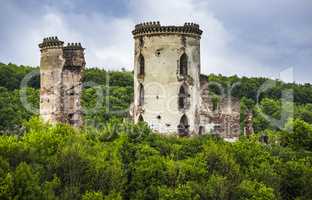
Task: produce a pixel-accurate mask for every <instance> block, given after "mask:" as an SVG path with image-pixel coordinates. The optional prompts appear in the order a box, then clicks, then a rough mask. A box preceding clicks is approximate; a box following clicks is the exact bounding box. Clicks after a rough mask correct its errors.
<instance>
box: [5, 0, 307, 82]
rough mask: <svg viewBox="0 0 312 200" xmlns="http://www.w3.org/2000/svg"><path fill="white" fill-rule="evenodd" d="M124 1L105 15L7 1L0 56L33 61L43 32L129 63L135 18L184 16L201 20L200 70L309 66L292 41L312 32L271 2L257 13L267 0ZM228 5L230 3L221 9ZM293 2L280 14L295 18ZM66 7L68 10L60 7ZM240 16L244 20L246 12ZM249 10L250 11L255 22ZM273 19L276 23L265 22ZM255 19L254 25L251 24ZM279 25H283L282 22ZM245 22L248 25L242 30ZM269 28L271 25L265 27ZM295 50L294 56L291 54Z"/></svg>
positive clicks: (179, 19) (272, 70) (99, 57)
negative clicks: (122, 7) (253, 0)
mask: <svg viewBox="0 0 312 200" xmlns="http://www.w3.org/2000/svg"><path fill="white" fill-rule="evenodd" d="M288 2H290V0H288ZM104 3H105V2H104ZM128 4H129V5H128V6H129V13H127V14H123V15H116V16H111V15H106V14H105V12H101V11H100V10H97V11H93V10H85V11H84V12H74V11H75V9H74V8H75V6H74V5H75V1H73V0H66V1H65V3H62V4H55V5H54V6H52V5H51V4H47V5H44V6H43V5H39V6H40V8H36V9H35V10H40V12H33V13H30V12H26V11H24V10H23V8H20V7H18V6H16V5H14V3H7V4H5V5H3V10H1V8H0V11H1V12H2V13H4V14H5V15H6V18H7V19H11V20H12V21H11V22H10V23H8V22H6V20H5V19H2V20H1V19H0V23H1V25H2V26H3V27H5V28H4V29H3V30H2V33H0V37H1V38H0V41H1V42H2V47H1V48H2V49H0V59H1V60H0V61H2V62H9V61H10V62H14V63H18V64H29V65H38V64H39V49H38V46H37V45H38V43H39V42H40V41H41V40H42V38H43V37H46V36H51V35H57V36H59V38H60V39H62V40H65V42H81V43H82V44H83V46H84V47H85V48H86V59H87V65H88V66H98V67H105V68H110V69H120V68H121V67H125V68H127V69H132V65H133V39H132V34H131V31H132V29H133V28H134V25H135V24H136V23H140V22H142V21H160V22H161V23H162V24H164V25H166V24H180V25H183V24H184V22H186V21H191V22H196V23H198V24H200V26H201V28H202V29H203V31H204V33H203V35H202V41H201V50H202V51H201V61H202V72H204V73H222V74H224V75H233V74H238V75H247V76H269V77H272V76H274V74H278V71H280V70H282V69H283V68H285V67H289V66H290V65H291V66H296V65H301V64H305V65H308V63H310V62H311V61H306V60H307V58H305V57H306V56H300V55H310V53H309V52H311V49H310V51H309V50H302V51H300V52H299V53H298V51H297V49H296V48H297V47H298V45H299V46H307V47H308V48H310V47H309V46H310V45H311V39H310V38H309V37H308V36H310V35H311V34H312V31H311V29H309V28H305V29H304V32H300V30H301V29H300V30H296V29H295V28H292V27H287V21H281V20H282V19H284V13H282V12H281V11H279V10H278V9H277V8H268V10H267V11H268V14H267V15H266V14H264V13H263V12H262V10H263V9H262V8H263V7H264V6H266V5H268V2H266V3H258V4H256V6H255V5H254V4H245V3H242V1H237V2H236V3H229V2H223V3H220V2H219V0H218V1H216V0H210V1H204V0H170V1H169V0H158V1H155V0H130V1H129V2H128ZM302 4H303V5H304V3H302ZM59 5H61V6H59ZM278 5H279V6H281V7H282V8H283V9H285V10H287V9H288V12H291V11H292V10H291V9H289V8H290V7H292V6H291V5H292V4H290V3H288V4H286V3H285V4H283V3H282V2H281V1H279V3H278ZM282 5H283V6H282ZM296 5H297V4H296ZM229 7H231V10H228V8H229ZM297 7H298V10H295V11H294V13H292V14H291V15H290V16H291V17H290V16H285V18H287V19H294V20H295V19H296V20H298V19H301V18H298V19H297V18H296V16H298V15H299V14H300V10H299V8H300V9H303V8H304V6H297ZM65 8H68V9H69V10H71V11H70V12H67V11H66V9H65ZM240 14H242V16H243V17H242V16H239V15H240ZM246 15H248V17H249V16H250V18H251V19H249V18H246ZM276 15H277V17H275V16H276ZM252 17H255V22H254V21H253V18H252ZM232 18H233V20H232ZM262 18H263V19H262ZM275 19H276V20H277V21H276V22H275V23H276V24H277V25H279V26H278V27H275V29H270V27H271V28H272V27H273V25H271V24H274V20H275ZM261 20H262V21H261ZM268 20H272V22H271V21H268ZM290 21H291V20H290ZM302 21H303V20H301V21H300V22H302ZM229 22H230V25H229ZM2 23H3V24H2ZM240 23H241V24H240ZM302 23H303V22H302ZM233 24H234V25H235V27H234V28H233ZM259 24H260V25H261V27H260V28H258V27H257V25H259ZM290 24H292V23H290ZM284 26H285V27H287V28H283V27H284ZM246 27H247V28H246ZM266 27H267V30H266V29H265V28H266ZM302 27H307V26H302ZM252 28H254V29H255V30H252ZM246 29H247V30H249V31H250V29H251V30H252V31H251V32H249V33H246V32H244V31H245V30H246ZM237 30H238V31H237ZM272 30H273V31H274V30H278V31H276V32H270V31H272ZM258 32H259V33H258ZM283 38H284V40H282V39H283ZM272 41H273V43H272ZM274 42H276V44H275V43H274ZM296 52H297V54H298V55H295V53H296ZM290 55H291V56H290ZM296 59H297V60H296ZM285 65H288V66H285ZM305 67H306V66H305ZM303 68H304V67H303ZM298 70H299V72H300V73H299V74H300V76H304V74H305V70H302V67H301V68H300V66H299V67H297V68H296V67H295V73H298ZM308 79H309V78H307V77H306V78H305V80H308Z"/></svg>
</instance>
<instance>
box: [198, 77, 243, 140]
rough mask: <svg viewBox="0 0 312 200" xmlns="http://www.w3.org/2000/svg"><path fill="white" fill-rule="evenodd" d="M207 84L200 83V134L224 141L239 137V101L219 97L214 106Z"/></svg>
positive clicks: (232, 98)
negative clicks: (213, 136)
mask: <svg viewBox="0 0 312 200" xmlns="http://www.w3.org/2000/svg"><path fill="white" fill-rule="evenodd" d="M207 83H208V82H205V81H202V82H201V107H200V125H201V127H202V133H212V134H217V135H219V136H220V137H222V138H225V139H235V138H238V137H239V135H240V101H239V99H237V98H234V97H219V101H218V102H217V105H214V102H213V100H212V98H213V97H212V95H211V94H209V90H208V85H207Z"/></svg>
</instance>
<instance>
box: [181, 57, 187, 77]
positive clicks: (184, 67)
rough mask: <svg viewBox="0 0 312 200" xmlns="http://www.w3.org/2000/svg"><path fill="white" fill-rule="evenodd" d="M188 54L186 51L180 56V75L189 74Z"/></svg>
mask: <svg viewBox="0 0 312 200" xmlns="http://www.w3.org/2000/svg"><path fill="white" fill-rule="evenodd" d="M187 62H188V61H187V55H186V54H185V53H183V54H182V56H181V58H180V75H181V76H186V75H187Z"/></svg>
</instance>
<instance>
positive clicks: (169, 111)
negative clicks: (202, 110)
mask: <svg viewBox="0 0 312 200" xmlns="http://www.w3.org/2000/svg"><path fill="white" fill-rule="evenodd" d="M201 32H202V31H201V30H200V29H199V26H198V25H196V24H190V23H187V24H185V25H184V26H161V25H160V23H157V22H149V23H144V24H139V25H137V26H136V27H135V30H134V31H133V32H132V33H133V35H134V40H135V54H134V106H133V109H134V111H133V112H132V113H133V117H134V121H135V122H138V121H139V120H142V119H143V120H144V121H145V122H147V123H148V124H149V125H150V127H151V128H152V129H154V130H156V131H158V132H160V133H173V132H177V131H178V126H179V125H180V122H181V120H182V118H183V116H185V117H184V118H183V120H184V122H185V123H187V128H186V129H187V130H186V132H187V134H192V133H197V132H198V126H199V120H196V118H199V115H198V114H197V113H196V111H197V110H198V109H199V96H200V84H199V73H200V35H201ZM183 54H186V57H187V61H186V62H187V73H186V74H181V72H180V64H181V63H180V59H181V57H182V55H183ZM141 57H143V58H144V73H143V74H142V73H140V69H141V68H140V66H141V65H140V63H142V62H140V61H142V59H141ZM184 61H185V60H184ZM182 85H185V87H186V89H185V90H187V91H184V92H185V93H187V95H186V97H185V102H184V101H183V100H184V99H183V100H181V102H182V101H183V102H182V104H183V103H186V104H188V106H186V108H185V109H183V108H182V109H181V108H179V90H180V88H181V86H182ZM142 86H143V89H144V94H142V93H141V95H140V91H141V89H140V88H142ZM142 95H143V96H144V103H143V104H141V103H140V101H141V100H142V98H140V96H142ZM181 102H180V103H181ZM183 120H182V121H183ZM179 130H180V129H179Z"/></svg>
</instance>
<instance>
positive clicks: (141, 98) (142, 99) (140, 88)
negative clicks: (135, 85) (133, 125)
mask: <svg viewBox="0 0 312 200" xmlns="http://www.w3.org/2000/svg"><path fill="white" fill-rule="evenodd" d="M143 103H144V87H143V85H142V84H140V86H139V106H142V105H143Z"/></svg>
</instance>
